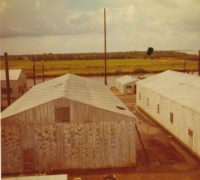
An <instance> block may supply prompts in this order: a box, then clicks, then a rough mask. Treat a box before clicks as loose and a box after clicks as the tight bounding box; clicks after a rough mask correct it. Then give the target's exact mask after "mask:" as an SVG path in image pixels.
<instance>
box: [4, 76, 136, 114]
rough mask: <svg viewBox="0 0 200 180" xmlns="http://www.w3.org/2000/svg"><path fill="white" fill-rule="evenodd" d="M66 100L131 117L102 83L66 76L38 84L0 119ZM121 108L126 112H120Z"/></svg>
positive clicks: (7, 109) (6, 110)
mask: <svg viewBox="0 0 200 180" xmlns="http://www.w3.org/2000/svg"><path fill="white" fill-rule="evenodd" d="M62 97H64V98H66V99H70V100H74V101H78V102H81V103H85V104H89V105H92V106H95V107H99V108H101V109H106V110H109V111H113V112H117V113H120V114H125V115H129V116H133V114H132V113H131V112H130V111H129V110H128V109H127V108H126V106H125V105H124V104H123V103H122V102H121V101H120V100H119V99H118V98H117V97H116V96H115V95H114V94H113V93H112V92H111V91H110V90H109V88H108V87H106V86H105V85H104V84H103V83H100V82H96V81H95V80H91V79H88V78H84V77H80V76H76V75H72V74H67V75H63V76H61V77H58V78H55V79H52V80H49V81H46V82H44V83H41V84H38V85H36V86H34V87H33V88H32V89H30V90H29V91H28V92H26V93H25V94H24V95H23V96H22V97H20V98H19V99H17V100H16V101H15V102H14V103H13V104H11V105H10V106H9V107H7V108H6V109H5V110H4V111H3V112H2V114H1V115H2V118H6V117H9V116H12V115H14V114H17V113H20V112H22V111H25V110H28V109H30V108H33V107H36V106H38V105H40V104H44V103H46V102H50V101H53V100H55V99H58V98H62ZM117 106H118V107H123V108H125V109H126V110H121V109H120V108H117Z"/></svg>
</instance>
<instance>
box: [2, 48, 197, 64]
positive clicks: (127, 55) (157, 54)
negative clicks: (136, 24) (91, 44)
mask: <svg viewBox="0 0 200 180" xmlns="http://www.w3.org/2000/svg"><path fill="white" fill-rule="evenodd" d="M147 55H151V58H152V59H160V58H175V59H185V60H197V58H198V57H197V55H192V54H187V53H184V52H176V51H154V49H153V48H152V47H149V48H148V49H147V52H144V51H129V52H110V53H107V58H108V59H145V58H146V56H147ZM32 56H33V55H9V56H8V60H27V59H30V60H31V57H32ZM34 56H35V59H36V61H40V60H41V59H43V60H53V61H55V60H93V59H103V58H104V54H103V53H95V52H93V53H74V54H72V53H68V54H53V53H48V54H46V53H45V54H36V55H34ZM1 58H2V56H1Z"/></svg>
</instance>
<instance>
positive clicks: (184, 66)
mask: <svg viewBox="0 0 200 180" xmlns="http://www.w3.org/2000/svg"><path fill="white" fill-rule="evenodd" d="M183 61H184V62H183V63H184V64H183V70H184V72H185V70H186V69H185V68H186V62H185V59H184V60H183Z"/></svg>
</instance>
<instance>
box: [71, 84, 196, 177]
mask: <svg viewBox="0 0 200 180" xmlns="http://www.w3.org/2000/svg"><path fill="white" fill-rule="evenodd" d="M112 91H113V92H114V93H115V94H116V95H117V96H118V97H119V98H120V99H121V100H122V101H123V102H124V103H125V104H126V106H127V107H128V108H129V109H130V110H131V111H132V112H133V113H134V114H135V115H136V126H137V129H138V133H137V166H136V167H135V168H122V169H109V170H93V171H87V172H86V171H85V172H84V171H83V172H77V174H76V173H75V174H76V176H75V175H74V173H72V174H69V177H70V178H69V179H70V180H74V179H75V177H80V178H81V180H93V179H94V180H102V179H105V177H106V175H111V174H115V176H116V179H117V180H144V179H148V180H177V178H179V179H180V180H199V179H200V161H199V160H198V159H196V158H195V157H194V156H193V155H192V154H191V153H190V152H188V151H187V150H186V149H185V148H184V147H183V146H182V145H181V144H179V143H178V142H177V141H176V139H174V138H173V136H172V135H170V134H169V133H168V132H166V131H165V130H164V129H162V127H160V126H159V125H158V124H156V123H155V122H154V121H153V120H152V119H150V118H149V117H148V116H147V115H145V114H144V113H143V112H141V111H140V110H139V109H137V107H136V104H135V102H136V100H135V95H123V94H121V93H120V92H119V91H118V90H117V89H116V88H112ZM139 137H140V138H139ZM78 175H79V176H78Z"/></svg>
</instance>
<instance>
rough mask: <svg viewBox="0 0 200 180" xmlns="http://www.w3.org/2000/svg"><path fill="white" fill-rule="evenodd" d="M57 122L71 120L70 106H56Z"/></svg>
mask: <svg viewBox="0 0 200 180" xmlns="http://www.w3.org/2000/svg"><path fill="white" fill-rule="evenodd" d="M55 120H56V122H69V121H70V107H55Z"/></svg>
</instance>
